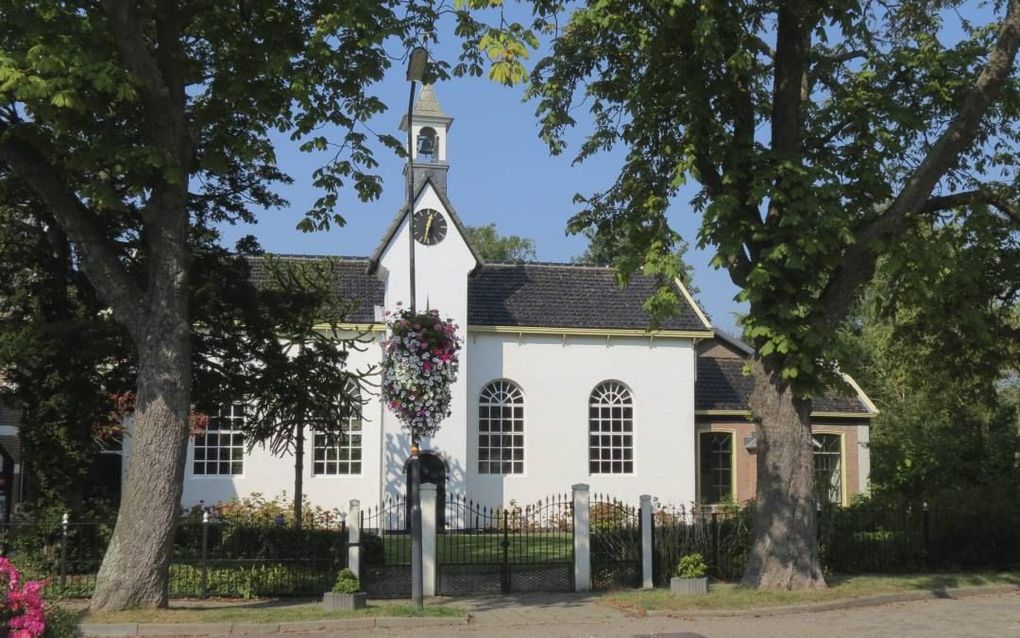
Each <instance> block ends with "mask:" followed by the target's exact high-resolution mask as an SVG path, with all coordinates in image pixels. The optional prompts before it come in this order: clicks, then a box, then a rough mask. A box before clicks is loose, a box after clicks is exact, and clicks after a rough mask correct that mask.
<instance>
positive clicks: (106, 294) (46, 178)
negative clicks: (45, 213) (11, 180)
mask: <svg viewBox="0 0 1020 638" xmlns="http://www.w3.org/2000/svg"><path fill="white" fill-rule="evenodd" d="M0 140H2V141H0V160H3V161H4V162H5V163H6V164H7V165H8V166H9V167H10V169H11V170H12V171H13V172H14V173H15V174H16V175H17V176H18V177H19V178H21V179H22V180H24V181H25V183H26V184H28V185H29V187H31V189H32V190H33V191H34V192H35V194H36V196H38V197H39V199H40V200H41V201H42V202H44V203H45V204H46V205H47V206H48V207H49V209H50V213H51V214H52V215H53V218H54V219H56V220H57V222H58V223H59V224H60V226H61V227H62V228H63V229H64V231H65V232H66V233H67V236H68V237H69V238H70V239H71V240H72V241H73V242H75V243H76V244H78V246H80V247H81V250H82V252H83V253H84V255H85V260H84V269H85V271H86V272H87V273H88V275H89V278H90V279H91V280H92V281H93V282H94V283H95V284H96V285H95V288H96V290H97V291H99V292H100V294H101V295H102V297H103V300H104V301H105V302H106V303H108V304H110V307H111V308H113V312H114V314H115V315H116V316H117V318H118V320H119V321H120V322H121V323H123V324H124V325H125V326H127V327H128V329H129V330H132V331H134V330H137V329H138V328H139V326H140V324H141V320H142V317H143V315H142V313H141V311H140V306H139V302H140V299H141V298H142V291H141V290H140V289H139V288H138V286H137V284H136V283H135V282H134V280H132V279H131V277H130V276H129V275H128V274H127V272H126V271H125V270H124V268H123V266H122V265H121V263H120V260H119V259H118V258H117V253H116V250H115V248H114V245H113V242H111V241H110V240H109V238H107V237H106V235H105V233H104V232H103V230H102V224H101V222H100V221H99V219H98V218H97V217H96V215H95V214H94V213H93V212H92V211H91V210H89V209H88V208H87V207H86V206H85V205H84V204H82V202H81V200H80V199H78V197H77V196H76V195H75V194H73V193H72V192H70V190H69V189H68V187H67V181H66V180H65V179H64V178H63V176H62V175H60V173H59V171H58V170H57V169H56V168H54V167H53V166H52V165H50V163H49V162H47V161H46V160H45V158H43V156H42V155H41V154H40V153H38V152H37V151H36V150H35V149H34V148H32V147H31V146H29V145H28V144H26V143H24V142H21V141H18V140H16V139H12V138H11V137H10V135H8V134H7V131H6V129H5V128H4V127H2V126H0Z"/></svg>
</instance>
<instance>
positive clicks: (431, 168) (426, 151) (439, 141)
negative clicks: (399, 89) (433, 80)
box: [400, 84, 453, 196]
mask: <svg viewBox="0 0 1020 638" xmlns="http://www.w3.org/2000/svg"><path fill="white" fill-rule="evenodd" d="M451 124H453V118H452V117H450V116H449V115H447V114H446V113H444V112H443V107H441V106H440V105H439V100H438V99H437V98H436V92H435V89H433V88H432V85H431V84H425V85H422V87H421V93H419V94H418V99H417V100H416V101H415V103H414V110H413V112H412V115H411V121H410V122H408V121H407V115H404V117H403V119H401V121H400V130H401V131H405V132H406V131H407V127H408V125H410V127H411V139H412V140H414V143H413V145H412V148H411V170H412V171H413V176H414V191H415V192H418V187H419V186H421V183H422V182H423V181H425V178H426V177H428V178H431V179H432V183H433V184H434V185H435V187H436V189H437V190H439V191H441V192H442V194H443V196H446V195H447V192H446V173H447V171H449V170H450V165H449V164H448V163H447V161H446V135H447V133H449V131H450V125H451ZM404 177H405V179H406V177H407V165H406V164H405V165H404Z"/></svg>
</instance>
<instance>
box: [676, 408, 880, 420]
mask: <svg viewBox="0 0 1020 638" xmlns="http://www.w3.org/2000/svg"><path fill="white" fill-rule="evenodd" d="M694 415H695V416H743V417H751V416H752V415H751V411H750V410H695V411H694ZM811 416H812V417H821V418H824V419H873V418H875V416H877V415H875V414H873V413H871V412H822V411H817V412H812V413H811Z"/></svg>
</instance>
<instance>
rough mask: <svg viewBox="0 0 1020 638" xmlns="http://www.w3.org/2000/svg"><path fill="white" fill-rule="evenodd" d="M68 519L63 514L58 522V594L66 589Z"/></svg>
mask: <svg viewBox="0 0 1020 638" xmlns="http://www.w3.org/2000/svg"><path fill="white" fill-rule="evenodd" d="M69 519H70V517H69V516H68V515H67V513H66V512H65V513H64V518H63V520H61V522H60V529H61V536H60V592H61V593H63V592H64V590H65V588H66V587H67V526H68V524H69V523H70V520H69Z"/></svg>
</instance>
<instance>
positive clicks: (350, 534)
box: [347, 498, 361, 578]
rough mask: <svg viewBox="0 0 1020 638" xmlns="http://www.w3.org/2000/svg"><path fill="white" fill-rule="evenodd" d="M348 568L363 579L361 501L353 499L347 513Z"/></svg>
mask: <svg viewBox="0 0 1020 638" xmlns="http://www.w3.org/2000/svg"><path fill="white" fill-rule="evenodd" d="M347 520H349V521H350V523H349V524H348V525H347V567H348V568H349V569H350V570H351V571H352V572H354V575H355V576H357V577H358V578H361V501H359V500H358V499H356V498H352V499H351V503H350V506H349V509H348V511H347Z"/></svg>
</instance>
